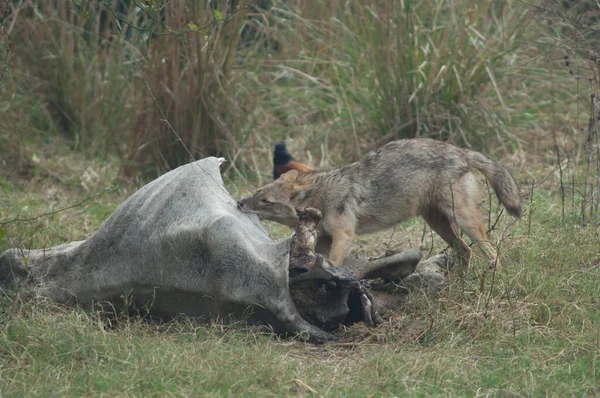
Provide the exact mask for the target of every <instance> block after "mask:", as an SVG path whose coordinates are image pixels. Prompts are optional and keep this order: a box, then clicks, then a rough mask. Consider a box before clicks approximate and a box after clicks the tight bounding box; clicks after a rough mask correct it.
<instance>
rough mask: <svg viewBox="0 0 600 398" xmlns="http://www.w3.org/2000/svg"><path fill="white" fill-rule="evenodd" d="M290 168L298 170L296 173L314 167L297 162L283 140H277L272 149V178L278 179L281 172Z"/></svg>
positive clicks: (310, 169)
mask: <svg viewBox="0 0 600 398" xmlns="http://www.w3.org/2000/svg"><path fill="white" fill-rule="evenodd" d="M290 170H298V173H307V172H310V171H314V170H315V169H313V168H312V167H310V166H308V165H305V164H304V163H300V162H298V161H297V160H296V159H294V157H293V156H292V155H290V153H289V152H288V150H287V148H286V146H285V142H279V143H277V144H275V150H274V151H273V179H275V180H276V179H278V178H279V177H280V176H281V175H282V174H285V173H287V172H288V171H290Z"/></svg>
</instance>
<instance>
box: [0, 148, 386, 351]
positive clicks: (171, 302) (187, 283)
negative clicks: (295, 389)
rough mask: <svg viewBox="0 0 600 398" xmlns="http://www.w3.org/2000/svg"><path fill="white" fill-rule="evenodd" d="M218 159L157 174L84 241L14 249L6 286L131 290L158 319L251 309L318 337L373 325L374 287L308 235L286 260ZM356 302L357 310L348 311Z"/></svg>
mask: <svg viewBox="0 0 600 398" xmlns="http://www.w3.org/2000/svg"><path fill="white" fill-rule="evenodd" d="M221 161H222V160H221V159H217V158H214V157H211V158H206V159H203V160H200V161H197V162H194V163H190V164H188V165H185V166H181V167H179V168H177V169H175V170H173V171H171V172H169V173H166V174H165V175H163V176H161V177H160V178H158V179H156V180H154V181H152V182H151V183H149V184H147V185H146V186H144V187H143V188H141V189H140V190H139V191H137V192H136V193H135V194H133V195H132V196H131V197H129V198H128V199H127V200H125V201H124V202H123V203H122V204H121V205H120V206H119V207H118V208H117V210H116V211H115V212H114V213H113V214H112V215H111V216H110V218H108V219H107V220H106V221H105V222H104V224H102V226H101V227H100V229H99V230H98V231H97V232H96V233H95V234H94V235H92V236H91V237H90V238H89V239H87V240H84V241H79V242H72V243H67V244H64V245H60V246H56V247H51V248H48V249H41V250H26V251H23V250H17V249H11V250H8V251H7V252H5V253H4V254H3V255H2V256H1V257H0V286H2V285H4V286H7V285H9V284H11V285H13V286H15V285H18V286H20V289H19V290H20V292H21V293H22V296H23V295H25V296H27V295H35V296H41V297H45V298H49V299H51V300H54V301H56V302H60V303H73V304H74V303H79V304H81V305H84V306H89V305H92V304H93V303H96V302H105V301H108V302H111V303H115V304H117V305H118V303H119V302H120V301H122V296H123V294H128V295H130V296H131V297H132V298H133V300H135V302H136V303H140V305H146V306H147V307H148V310H149V311H150V313H152V314H156V315H158V316H161V317H173V316H176V315H178V314H185V315H188V316H193V317H196V316H205V315H213V316H215V315H218V316H223V317H225V316H228V315H232V314H233V315H236V314H237V315H239V316H244V317H247V315H248V313H249V311H248V308H249V307H251V308H253V314H254V317H253V318H254V319H258V320H260V321H265V322H268V323H270V324H272V325H273V326H274V327H275V328H277V327H281V328H283V330H285V331H287V332H289V333H292V334H299V335H304V337H306V338H308V339H310V340H315V341H328V340H334V339H335V337H334V336H333V335H331V334H329V333H327V332H325V331H324V330H322V329H320V328H319V327H317V326H315V325H314V324H316V325H318V326H320V327H322V328H326V329H328V330H333V329H335V327H337V326H338V325H339V324H340V323H344V322H348V319H350V318H352V320H360V319H364V320H366V321H368V322H369V323H373V322H376V321H377V316H376V313H375V311H374V307H373V305H372V297H371V296H370V295H369V294H368V291H366V289H364V288H363V287H362V286H361V285H360V283H358V281H357V280H356V278H355V277H353V276H352V274H351V273H350V272H346V271H344V270H342V269H337V268H335V267H330V266H328V264H327V263H324V262H323V259H322V257H320V256H314V254H313V253H312V252H311V250H310V246H311V245H314V242H305V241H303V240H302V238H301V235H302V234H296V235H295V236H296V238H293V239H292V240H291V242H292V245H293V246H294V247H297V248H298V247H300V249H299V250H296V252H302V253H304V254H303V255H300V257H302V258H298V259H296V260H293V261H292V263H293V266H292V267H290V239H285V240H283V241H280V242H274V241H272V240H271V238H270V237H269V235H268V234H267V232H266V231H265V230H264V228H263V227H262V226H261V224H260V221H259V219H258V218H257V217H256V216H255V215H254V214H248V213H244V212H242V211H241V210H240V209H239V208H238V206H237V204H236V201H235V200H233V199H232V198H231V197H230V196H229V194H228V193H227V191H226V190H225V188H224V186H223V181H222V179H221V174H220V171H219V165H220V163H221ZM311 220H313V221H311ZM306 222H308V223H311V222H313V223H314V219H311V217H308V218H306ZM317 222H318V221H317ZM311 225H312V224H311ZM303 226H305V225H304V224H302V222H301V223H300V224H299V226H298V228H300V229H302V228H303ZM313 227H314V225H313ZM294 239H295V240H294ZM302 247H309V249H308V251H306V250H304V251H302V249H301V248H302ZM289 272H291V273H292V279H291V282H292V285H294V283H295V282H297V283H298V285H297V286H298V287H297V288H295V289H293V290H294V291H295V293H296V294H295V295H294V297H295V298H296V300H297V301H298V304H299V305H298V307H300V308H301V310H302V313H303V314H306V316H308V317H309V318H310V319H311V321H312V322H313V323H314V324H311V323H309V322H307V321H306V320H305V319H304V318H303V316H302V315H301V313H300V312H299V311H298V307H297V306H296V305H295V303H294V301H293V300H292V296H291V294H290V286H289V284H290V277H289ZM303 289H305V290H303ZM352 305H356V306H357V308H358V314H359V316H356V315H352V316H351V317H350V318H348V314H350V313H351V312H352V311H351V308H350V307H351V306H352ZM349 306H350V307H349ZM354 313H355V314H356V313H357V312H356V311H354Z"/></svg>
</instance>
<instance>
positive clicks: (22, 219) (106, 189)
mask: <svg viewBox="0 0 600 398" xmlns="http://www.w3.org/2000/svg"><path fill="white" fill-rule="evenodd" d="M111 190H112V187H107V188H105V189H104V190H103V191H102V192H99V193H97V194H96V195H94V196H90V197H88V198H85V199H83V200H82V201H80V202H78V203H76V204H74V205H71V206H67V207H63V208H60V209H58V210H54V211H50V212H48V213H42V214H39V215H37V216H35V217H31V218H13V219H12V220H8V221H2V222H0V226H2V227H4V226H5V225H9V224H12V223H15V222H31V221H35V220H38V219H40V218H42V217H46V216H51V215H53V214H56V213H60V212H63V211H65V210H69V209H72V208H74V207H78V206H81V205H82V204H84V203H85V202H88V201H90V200H93V199H96V198H97V197H98V196H100V195H104V194H105V193H106V192H108V191H111Z"/></svg>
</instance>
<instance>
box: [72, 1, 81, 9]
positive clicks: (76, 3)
mask: <svg viewBox="0 0 600 398" xmlns="http://www.w3.org/2000/svg"><path fill="white" fill-rule="evenodd" d="M73 3H75V5H76V6H77V7H81V0H73Z"/></svg>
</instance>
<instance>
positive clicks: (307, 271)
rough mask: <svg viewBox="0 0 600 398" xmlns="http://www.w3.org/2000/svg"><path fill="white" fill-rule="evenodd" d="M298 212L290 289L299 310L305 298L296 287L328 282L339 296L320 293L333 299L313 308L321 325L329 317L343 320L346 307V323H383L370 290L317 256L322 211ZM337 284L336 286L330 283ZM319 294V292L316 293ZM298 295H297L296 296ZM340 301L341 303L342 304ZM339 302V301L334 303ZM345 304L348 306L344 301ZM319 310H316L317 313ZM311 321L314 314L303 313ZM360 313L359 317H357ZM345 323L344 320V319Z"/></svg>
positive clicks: (312, 287) (316, 295) (292, 249)
mask: <svg viewBox="0 0 600 398" xmlns="http://www.w3.org/2000/svg"><path fill="white" fill-rule="evenodd" d="M297 213H298V224H297V225H296V229H295V233H294V236H292V238H291V240H290V289H291V293H292V297H293V298H294V302H295V303H296V305H297V306H299V308H302V303H301V301H302V300H303V299H302V298H301V297H302V295H300V294H299V292H298V291H297V289H296V286H295V285H296V284H298V283H299V282H307V283H309V282H308V281H311V280H313V281H316V283H317V284H318V283H321V284H322V283H323V281H329V282H330V284H329V285H325V286H326V287H327V286H330V287H333V288H335V289H336V292H337V294H336V295H335V296H333V297H331V296H332V295H331V294H330V295H327V292H321V294H320V295H321V296H327V297H329V298H330V300H329V301H330V302H329V303H325V304H324V305H323V306H320V307H319V306H313V307H315V308H313V309H312V311H313V312H317V313H318V314H317V315H313V316H312V317H315V316H316V317H317V318H320V319H319V325H321V324H322V323H323V320H324V319H326V318H328V317H329V319H330V320H333V319H334V318H335V317H336V316H340V317H341V312H343V311H344V310H345V308H343V307H344V305H347V306H349V307H348V313H349V314H348V315H347V317H346V321H348V320H350V323H351V322H353V321H363V322H365V323H366V324H368V325H374V324H379V323H382V322H383V319H382V318H381V317H380V316H379V314H378V313H377V311H376V306H375V305H374V299H373V295H372V294H371V293H370V292H369V290H368V289H367V288H366V287H365V286H364V285H363V284H362V283H361V282H360V281H359V280H358V279H357V278H356V276H354V275H353V274H352V271H350V270H348V269H345V268H340V267H335V266H334V265H333V264H332V263H331V262H329V260H326V259H324V258H323V256H322V255H320V254H316V253H315V245H316V243H317V225H318V224H319V222H320V221H321V217H322V216H321V212H320V211H319V210H317V209H313V208H307V209H297ZM307 283H304V284H303V290H304V292H306V291H314V290H315V287H316V288H317V289H318V288H319V286H318V285H317V286H315V285H314V283H313V285H312V286H311V285H309V284H307ZM332 283H333V284H335V286H333V285H331V284H332ZM317 291H318V290H317ZM295 293H296V294H295ZM318 295H319V293H313V294H312V297H313V299H314V298H315V297H318ZM353 296H356V297H358V298H359V300H353V298H352V297H353ZM340 300H341V301H342V302H340ZM335 301H337V302H335ZM343 301H345V303H344V302H343ZM354 303H359V308H351V307H353V306H354ZM340 306H341V307H342V308H343V309H342V310H337V311H336V310H333V312H334V313H335V315H334V314H333V313H328V311H327V307H332V308H337V307H340ZM315 310H316V311H315ZM300 311H301V312H302V313H303V314H304V315H305V316H307V317H308V319H309V320H310V319H311V315H306V311H303V310H302V309H301V310H300ZM357 314H358V315H357ZM341 322H343V320H341Z"/></svg>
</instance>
